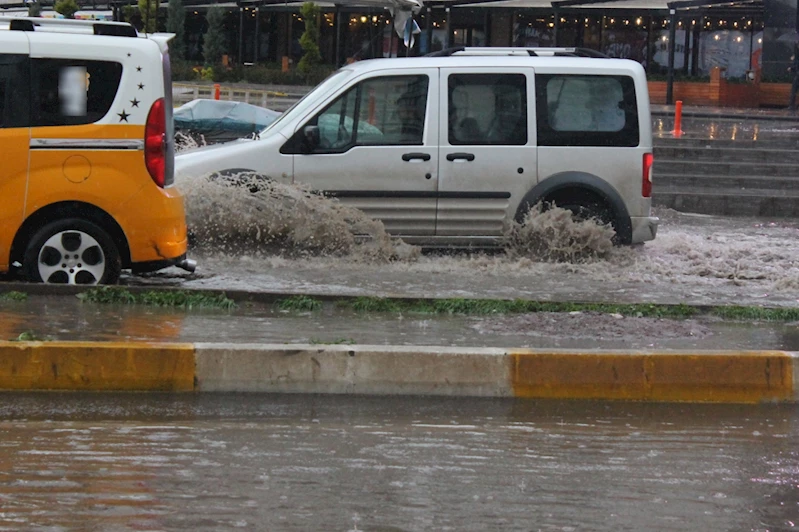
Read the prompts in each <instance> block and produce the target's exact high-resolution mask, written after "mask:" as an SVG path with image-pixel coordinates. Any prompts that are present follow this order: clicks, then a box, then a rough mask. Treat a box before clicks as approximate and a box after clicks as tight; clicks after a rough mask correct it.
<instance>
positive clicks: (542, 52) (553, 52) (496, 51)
mask: <svg viewBox="0 0 799 532" xmlns="http://www.w3.org/2000/svg"><path fill="white" fill-rule="evenodd" d="M453 55H527V56H558V57H596V58H607V57H608V56H607V55H605V54H603V53H602V52H598V51H596V50H592V49H590V48H578V47H569V48H560V47H532V48H531V47H526V46H518V47H512V46H511V47H505V46H487V47H480V48H477V47H466V46H454V47H452V48H445V49H443V50H439V51H437V52H431V53H429V54H427V56H426V57H450V56H453Z"/></svg>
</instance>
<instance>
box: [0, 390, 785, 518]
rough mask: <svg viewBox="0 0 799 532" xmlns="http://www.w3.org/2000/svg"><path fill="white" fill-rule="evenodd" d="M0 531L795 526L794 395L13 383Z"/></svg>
mask: <svg viewBox="0 0 799 532" xmlns="http://www.w3.org/2000/svg"><path fill="white" fill-rule="evenodd" d="M0 405H2V406H0V419H2V421H0V434H1V435H2V437H1V438H0V505H1V509H0V530H34V529H35V530H104V531H106V530H108V531H116V530H230V529H237V528H239V529H244V530H281V531H282V530H330V531H355V530H361V531H416V530H420V531H421V530H453V531H461V530H475V531H477V530H480V531H483V530H560V531H562V530H584V529H588V530H613V531H618V530H662V531H668V530H675V531H678V530H679V531H682V530H686V527H688V528H690V529H693V530H703V529H704V530H753V531H767V530H768V531H776V530H783V531H787V530H797V523H799V451H797V448H796V445H795V442H796V441H797V438H799V407H797V406H795V405H794V406H789V405H761V406H722V405H715V406H710V405H645V404H637V403H607V404H596V403H588V402H569V403H561V402H539V401H511V400H474V399H457V400H451V399H410V398H369V397H363V398H357V399H355V398H347V397H331V396H325V397H317V396H281V395H246V396H239V395H203V396H195V395H141V394H115V395H113V396H111V395H102V394H77V393H74V394H55V393H54V394H31V395H19V394H13V395H5V396H3V398H2V401H0Z"/></svg>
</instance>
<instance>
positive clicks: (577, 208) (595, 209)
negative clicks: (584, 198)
mask: <svg viewBox="0 0 799 532" xmlns="http://www.w3.org/2000/svg"><path fill="white" fill-rule="evenodd" d="M558 207H560V208H561V209H566V210H568V211H571V212H572V216H574V219H575V220H579V221H585V220H596V221H597V222H599V223H601V224H613V214H612V213H611V212H610V210H609V209H608V208H607V207H605V206H604V205H600V204H599V203H594V202H585V203H578V202H563V203H562V204H560V205H558Z"/></svg>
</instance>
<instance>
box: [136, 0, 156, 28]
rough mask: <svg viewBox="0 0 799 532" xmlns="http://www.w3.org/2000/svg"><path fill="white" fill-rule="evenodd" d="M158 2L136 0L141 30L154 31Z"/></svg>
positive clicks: (154, 0)
mask: <svg viewBox="0 0 799 532" xmlns="http://www.w3.org/2000/svg"><path fill="white" fill-rule="evenodd" d="M158 4H159V2H158V0H139V1H138V6H139V14H140V15H141V23H142V30H143V31H144V32H145V33H155V28H156V25H157V21H158Z"/></svg>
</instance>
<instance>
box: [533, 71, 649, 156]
mask: <svg viewBox="0 0 799 532" xmlns="http://www.w3.org/2000/svg"><path fill="white" fill-rule="evenodd" d="M535 79H536V106H537V115H538V145H539V146H638V143H639V133H638V107H637V102H636V98H635V82H634V81H633V79H632V78H631V77H629V76H601V75H595V76H590V75H566V74H536V77H535Z"/></svg>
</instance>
